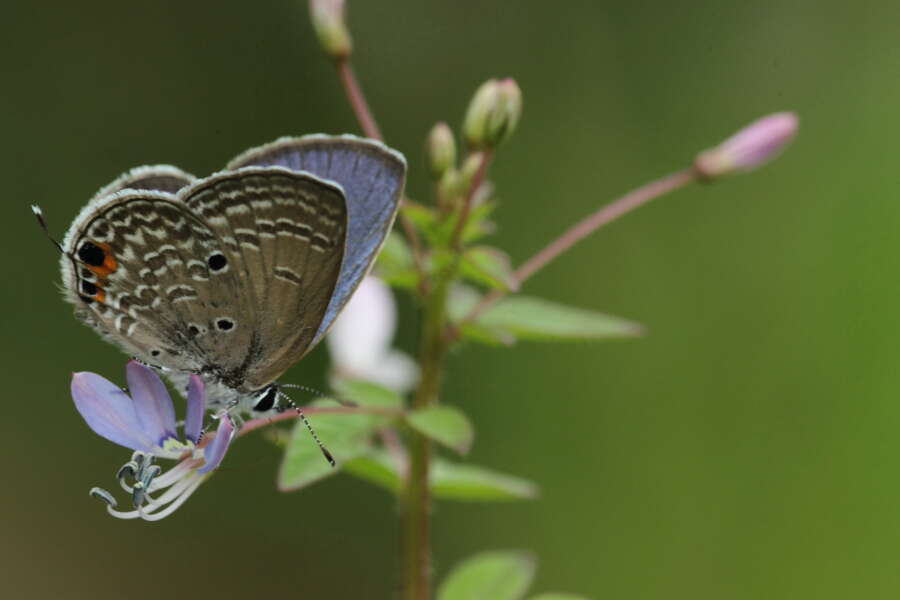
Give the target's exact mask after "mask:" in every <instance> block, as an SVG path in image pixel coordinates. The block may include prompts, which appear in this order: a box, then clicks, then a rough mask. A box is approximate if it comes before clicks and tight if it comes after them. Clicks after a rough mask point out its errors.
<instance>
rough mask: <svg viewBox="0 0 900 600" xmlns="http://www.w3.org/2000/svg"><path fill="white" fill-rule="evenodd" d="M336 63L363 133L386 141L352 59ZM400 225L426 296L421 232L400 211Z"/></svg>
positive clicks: (345, 91)
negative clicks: (354, 69)
mask: <svg viewBox="0 0 900 600" xmlns="http://www.w3.org/2000/svg"><path fill="white" fill-rule="evenodd" d="M335 65H336V66H337V71H338V76H339V77H340V79H341V84H342V85H343V86H344V93H345V94H346V95H347V101H348V102H349V103H350V107H351V108H352V109H353V114H355V115H356V120H357V121H358V122H359V126H360V128H361V129H362V131H363V134H364V135H365V136H366V137H370V138H373V139H376V140H378V141H384V136H382V135H381V129H379V128H378V123H377V122H376V121H375V117H374V116H373V115H372V111H371V109H369V103H368V101H367V100H366V95H365V94H364V93H363V91H362V88H361V87H360V86H359V82H358V81H357V80H356V74H355V73H354V72H353V66H352V65H351V64H350V59H349V58H346V57H345V58H339V59H337V60H336V61H335ZM406 201H407V200H406V197H405V196H404V197H403V199H402V202H404V203H405V202H406ZM400 226H401V227H402V228H403V235H405V236H406V239H407V240H408V241H409V246H410V250H411V252H412V257H413V265H414V266H415V268H416V272H417V273H418V275H419V293H420V294H421V295H423V296H424V295H425V294H426V293H427V291H428V282H427V280H426V277H425V260H424V258H423V256H424V255H423V252H422V242H421V240H420V239H419V234H418V233H416V229H415V227H414V226H413V224H412V222H411V221H410V220H409V218H408V217H407V216H406V215H404V214H403V213H400Z"/></svg>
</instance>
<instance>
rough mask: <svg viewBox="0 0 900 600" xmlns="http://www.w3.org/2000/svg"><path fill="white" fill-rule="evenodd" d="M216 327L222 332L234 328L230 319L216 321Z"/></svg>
mask: <svg viewBox="0 0 900 600" xmlns="http://www.w3.org/2000/svg"><path fill="white" fill-rule="evenodd" d="M216 327H218V328H219V329H221V330H222V331H228V330H229V329H232V328H233V327H234V321H232V320H231V319H219V320H218V321H216Z"/></svg>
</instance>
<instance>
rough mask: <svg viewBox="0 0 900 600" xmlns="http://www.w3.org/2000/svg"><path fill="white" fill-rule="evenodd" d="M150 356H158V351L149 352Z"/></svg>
mask: <svg viewBox="0 0 900 600" xmlns="http://www.w3.org/2000/svg"><path fill="white" fill-rule="evenodd" d="M150 356H159V350H151V351H150Z"/></svg>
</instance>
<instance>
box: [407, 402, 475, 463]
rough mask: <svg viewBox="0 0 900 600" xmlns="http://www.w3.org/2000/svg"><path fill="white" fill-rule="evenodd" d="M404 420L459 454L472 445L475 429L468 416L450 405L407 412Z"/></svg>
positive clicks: (466, 450)
mask: <svg viewBox="0 0 900 600" xmlns="http://www.w3.org/2000/svg"><path fill="white" fill-rule="evenodd" d="M406 422H407V423H409V425H410V427H412V428H413V429H415V430H416V431H418V432H419V433H421V434H423V435H426V436H428V437H430V438H431V439H433V440H435V441H436V442H439V443H441V444H443V445H445V446H447V447H448V448H452V449H454V450H456V451H457V452H459V453H460V454H465V453H466V452H468V451H469V448H471V447H472V439H473V438H474V437H475V430H474V429H473V428H472V423H471V422H470V421H469V419H468V417H466V415H465V414H463V413H462V411H460V410H459V409H458V408H454V407H452V406H446V405H443V406H432V407H428V408H421V409H419V410H415V411H413V412H411V413H409V414H408V415H407V416H406Z"/></svg>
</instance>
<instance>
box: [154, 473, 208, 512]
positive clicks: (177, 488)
mask: <svg viewBox="0 0 900 600" xmlns="http://www.w3.org/2000/svg"><path fill="white" fill-rule="evenodd" d="M196 477H202V476H201V475H197V474H196V473H192V474H190V475H188V476H187V477H184V478H182V479H180V480H179V481H178V482H176V483H175V484H174V485H172V486H171V487H170V488H169V489H167V490H166V491H165V492H163V493H162V495H161V496H159V498H153V497H151V496H150V495H149V494H147V495H146V502H145V503H144V504H143V505H142V508H143V509H144V512H148V513H152V512H154V511H156V510H159V509H160V508H162V507H163V506H165V505H166V504H168V503H169V502H172V501H173V500H175V499H176V498H177V497H178V496H179V495H181V493H182V492H183V491H184V490H185V488H187V487H188V486H189V485H190V483H191V482H192V481H193V480H194V479H195V478H196Z"/></svg>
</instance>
